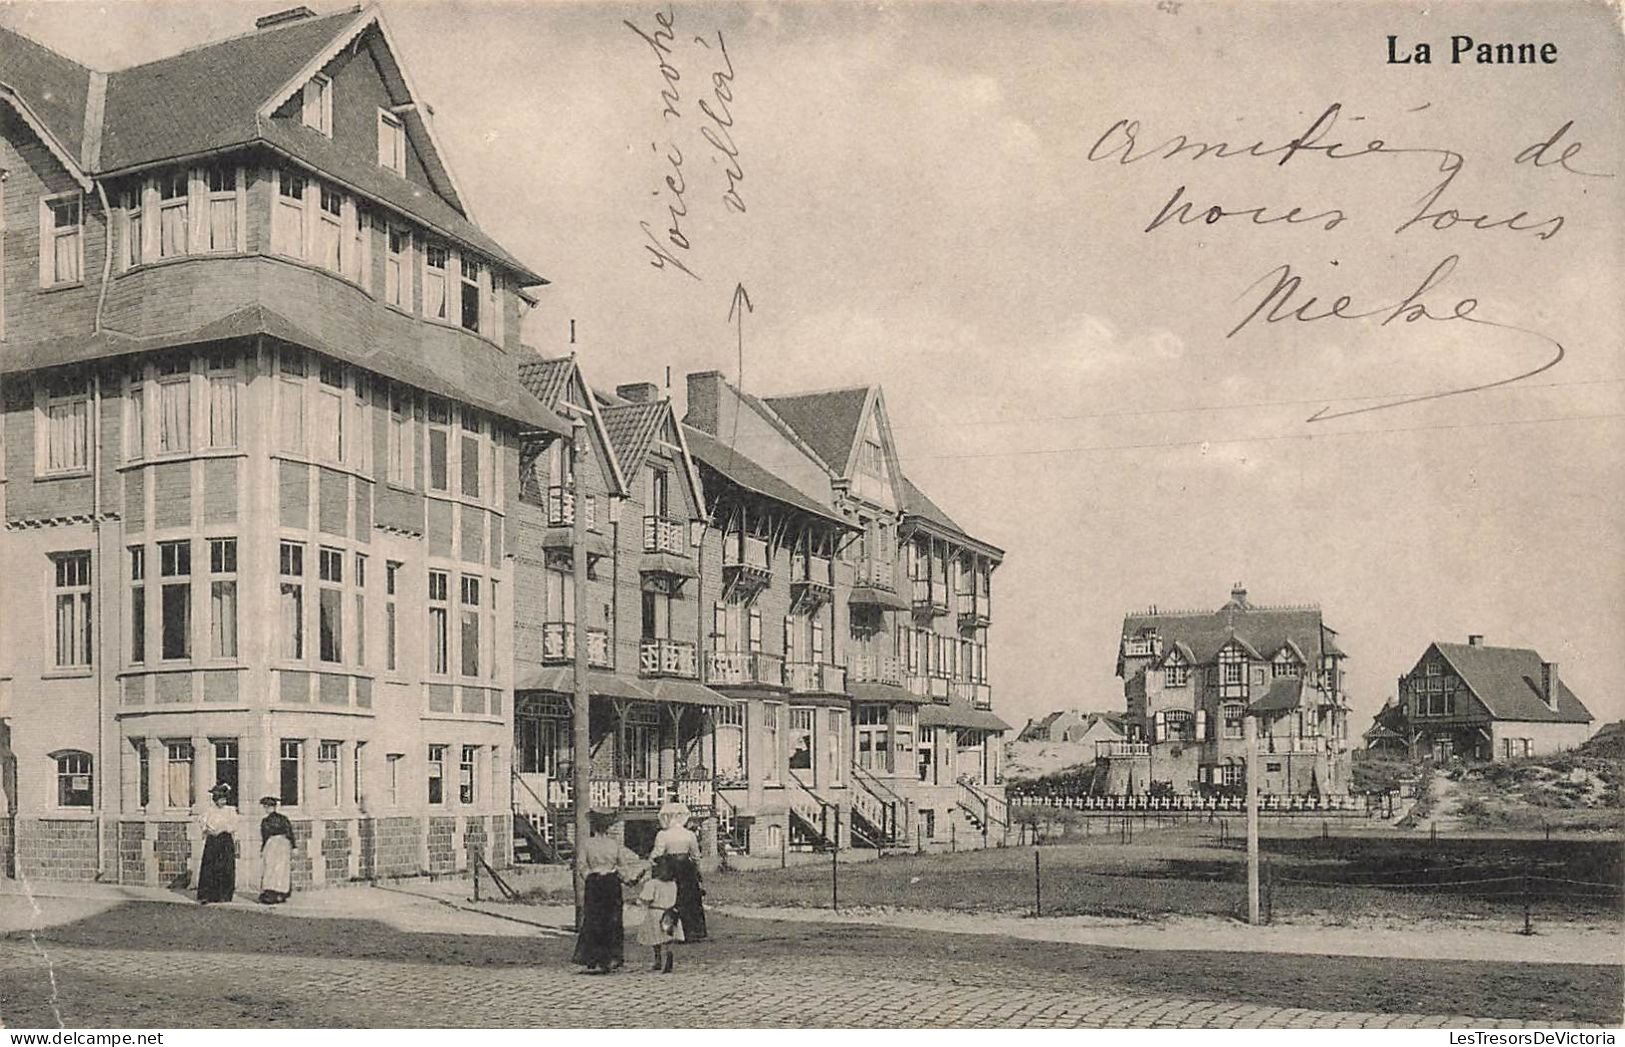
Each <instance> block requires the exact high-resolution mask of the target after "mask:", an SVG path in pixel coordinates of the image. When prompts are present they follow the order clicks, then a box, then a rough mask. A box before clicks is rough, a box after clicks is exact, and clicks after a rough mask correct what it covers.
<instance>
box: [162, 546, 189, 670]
mask: <svg viewBox="0 0 1625 1047" xmlns="http://www.w3.org/2000/svg"><path fill="white" fill-rule="evenodd" d="M158 573H159V575H160V576H161V578H162V582H161V585H160V586H159V616H160V622H159V627H160V628H161V629H162V639H161V641H160V646H159V657H161V658H164V659H165V660H180V659H186V658H190V657H192V544H191V543H190V542H159V543H158Z"/></svg>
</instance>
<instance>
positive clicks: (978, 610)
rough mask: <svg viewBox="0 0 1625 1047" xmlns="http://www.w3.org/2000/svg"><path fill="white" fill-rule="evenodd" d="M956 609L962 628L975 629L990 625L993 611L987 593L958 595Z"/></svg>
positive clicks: (955, 598) (955, 603)
mask: <svg viewBox="0 0 1625 1047" xmlns="http://www.w3.org/2000/svg"><path fill="white" fill-rule="evenodd" d="M954 609H955V610H956V611H957V612H958V615H959V625H960V628H975V627H978V626H983V625H986V624H988V622H989V621H990V620H991V610H992V608H991V607H990V606H989V603H988V598H987V594H986V593H957V594H956V595H955V597H954Z"/></svg>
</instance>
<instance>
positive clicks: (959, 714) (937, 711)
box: [920, 705, 1010, 733]
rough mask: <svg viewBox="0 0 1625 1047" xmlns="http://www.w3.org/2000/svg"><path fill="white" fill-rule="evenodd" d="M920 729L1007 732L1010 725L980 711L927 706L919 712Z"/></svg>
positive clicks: (946, 706)
mask: <svg viewBox="0 0 1625 1047" xmlns="http://www.w3.org/2000/svg"><path fill="white" fill-rule="evenodd" d="M920 726H921V727H969V728H971V729H972V730H977V731H993V732H995V733H997V732H1000V731H1008V730H1009V729H1010V725H1009V724H1007V723H1005V722H1004V721H1003V720H1001V719H999V718H998V717H997V716H994V715H993V714H992V713H990V712H987V711H985V710H982V709H955V708H954V707H953V706H950V705H928V706H926V707H925V708H924V709H921V710H920Z"/></svg>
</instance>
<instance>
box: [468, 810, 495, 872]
mask: <svg viewBox="0 0 1625 1047" xmlns="http://www.w3.org/2000/svg"><path fill="white" fill-rule="evenodd" d="M490 840H491V837H490V833H489V831H488V829H487V822H486V820H485V819H484V818H482V817H480V816H478V815H475V816H474V817H471V818H465V819H463V850H464V851H466V852H467V853H468V855H469V858H468V864H469V865H472V864H474V859H473V856H474V855H479V856H480V857H481V858H484V859H485V860H486V861H490V860H491V855H490V851H489V847H488V845H489V843H490Z"/></svg>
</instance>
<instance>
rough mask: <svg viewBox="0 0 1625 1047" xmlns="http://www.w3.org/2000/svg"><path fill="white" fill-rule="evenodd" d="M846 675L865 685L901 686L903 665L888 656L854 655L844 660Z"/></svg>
mask: <svg viewBox="0 0 1625 1047" xmlns="http://www.w3.org/2000/svg"><path fill="white" fill-rule="evenodd" d="M846 675H847V676H848V677H849V678H851V679H853V680H862V681H865V682H867V683H889V684H892V685H893V686H896V687H901V686H903V664H902V663H901V662H899V661H898V660H897V659H896V658H893V657H891V656H890V655H880V654H854V655H851V656H849V657H848V658H847V660H846Z"/></svg>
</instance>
